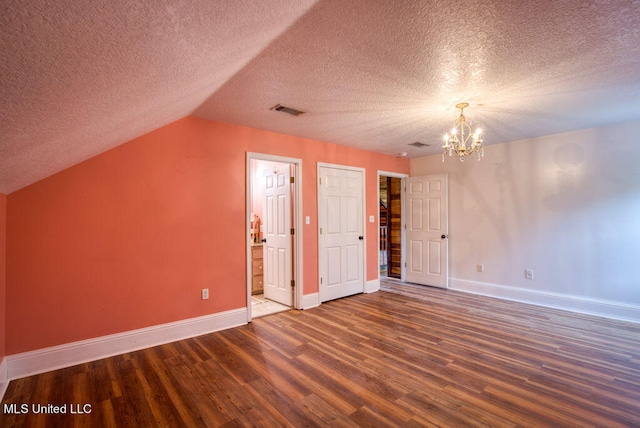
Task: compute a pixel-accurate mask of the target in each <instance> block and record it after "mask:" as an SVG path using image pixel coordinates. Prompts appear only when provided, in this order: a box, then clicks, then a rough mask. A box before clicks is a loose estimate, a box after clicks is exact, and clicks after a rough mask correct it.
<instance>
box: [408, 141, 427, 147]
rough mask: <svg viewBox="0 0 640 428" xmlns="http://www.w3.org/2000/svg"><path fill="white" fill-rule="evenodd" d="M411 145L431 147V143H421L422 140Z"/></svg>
mask: <svg viewBox="0 0 640 428" xmlns="http://www.w3.org/2000/svg"><path fill="white" fill-rule="evenodd" d="M409 145H410V146H413V147H429V144H425V143H421V142H420V141H416V142H415V143H409Z"/></svg>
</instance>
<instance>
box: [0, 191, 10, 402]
mask: <svg viewBox="0 0 640 428" xmlns="http://www.w3.org/2000/svg"><path fill="white" fill-rule="evenodd" d="M6 260H7V196H6V195H4V194H2V193H0V401H1V400H2V397H4V393H5V391H6V390H7V386H8V385H9V381H8V376H7V360H6V358H5V353H6V352H5V337H6V329H7V324H6V317H5V308H6V303H5V302H6V299H5V296H6V288H7V287H6V284H7V282H6V278H7V274H6V271H7V262H6Z"/></svg>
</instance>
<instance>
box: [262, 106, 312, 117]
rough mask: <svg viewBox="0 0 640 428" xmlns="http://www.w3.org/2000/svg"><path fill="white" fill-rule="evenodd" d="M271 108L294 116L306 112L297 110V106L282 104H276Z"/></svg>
mask: <svg viewBox="0 0 640 428" xmlns="http://www.w3.org/2000/svg"><path fill="white" fill-rule="evenodd" d="M269 110H275V111H281V112H282V113H287V114H290V115H292V116H300V115H301V114H304V113H305V112H304V111H302V110H296V109H295V108H291V107H287V106H283V105H281V104H276V105H275V106H273V107H271V108H270V109H269Z"/></svg>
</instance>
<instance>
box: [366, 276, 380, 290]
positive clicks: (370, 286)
mask: <svg viewBox="0 0 640 428" xmlns="http://www.w3.org/2000/svg"><path fill="white" fill-rule="evenodd" d="M379 290H380V278H376V279H372V280H371V281H367V282H365V283H364V292H365V293H373V292H376V291H379Z"/></svg>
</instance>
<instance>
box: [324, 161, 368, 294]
mask: <svg viewBox="0 0 640 428" xmlns="http://www.w3.org/2000/svg"><path fill="white" fill-rule="evenodd" d="M320 168H334V169H344V170H347V171H358V172H362V234H363V236H364V250H363V252H362V253H363V256H362V264H363V266H362V272H363V278H362V292H363V293H364V292H365V291H366V285H367V198H366V196H367V170H366V169H365V168H361V167H357V166H349V165H339V164H334V163H325V162H318V163H317V166H316V189H318V192H317V194H316V204H317V206H318V212H317V215H318V219H320V192H319V179H320ZM316 233H317V236H318V248H319V245H320V221H318V230H317V232H316ZM320 275H321V272H320V252H319V251H318V292H320ZM320 303H322V302H320Z"/></svg>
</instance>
